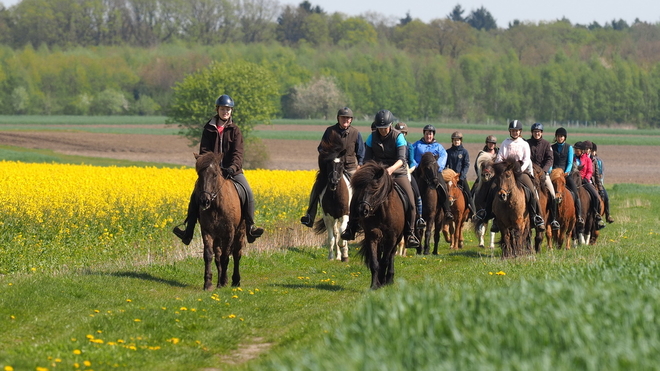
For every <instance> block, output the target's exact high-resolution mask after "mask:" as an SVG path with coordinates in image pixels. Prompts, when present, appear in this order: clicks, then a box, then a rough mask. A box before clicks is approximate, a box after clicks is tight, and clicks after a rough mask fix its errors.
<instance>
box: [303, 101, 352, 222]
mask: <svg viewBox="0 0 660 371" xmlns="http://www.w3.org/2000/svg"><path fill="white" fill-rule="evenodd" d="M352 122H353V111H352V110H351V109H350V108H348V107H344V108H342V109H340V110H339V111H337V123H336V124H334V125H332V126H328V127H327V128H326V129H325V132H324V133H323V137H322V138H321V143H323V142H324V141H327V140H328V138H329V137H330V132H332V131H334V132H336V133H337V134H339V136H340V137H341V138H342V141H343V142H344V149H346V154H345V155H344V157H342V161H343V162H344V169H345V170H346V172H348V174H349V175H353V174H354V173H355V170H357V169H358V167H360V166H362V164H363V163H364V152H365V149H364V142H363V141H362V134H360V131H358V129H356V128H354V127H353V126H351V123H352ZM318 151H319V152H320V151H321V144H319V147H318ZM321 188H322V185H320V184H319V181H318V179H317V181H316V182H314V185H313V186H312V192H311V194H310V195H309V206H308V207H307V212H306V213H305V215H303V217H302V218H300V223H302V224H303V225H304V226H306V227H310V228H311V227H313V226H314V219H315V218H316V211H317V210H318V205H319V196H320V194H321V191H323V189H321Z"/></svg>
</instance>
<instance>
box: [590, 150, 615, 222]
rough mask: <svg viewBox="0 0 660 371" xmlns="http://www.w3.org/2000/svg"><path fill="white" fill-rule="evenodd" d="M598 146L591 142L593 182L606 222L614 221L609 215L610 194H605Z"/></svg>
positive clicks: (603, 169) (603, 168) (601, 161)
mask: <svg viewBox="0 0 660 371" xmlns="http://www.w3.org/2000/svg"><path fill="white" fill-rule="evenodd" d="M597 152H598V146H597V145H596V143H591V159H592V160H593V163H594V183H595V184H596V188H598V192H599V193H600V196H601V197H602V198H603V203H604V204H605V219H606V220H607V222H608V223H614V218H612V216H611V215H610V196H609V195H608V194H607V190H606V189H605V179H604V178H605V173H604V171H605V167H604V166H603V160H602V159H601V158H600V157H598V153H597Z"/></svg>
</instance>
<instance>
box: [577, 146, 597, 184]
mask: <svg viewBox="0 0 660 371" xmlns="http://www.w3.org/2000/svg"><path fill="white" fill-rule="evenodd" d="M578 161H579V162H580V167H579V169H580V176H581V177H582V179H585V180H587V181H591V177H592V175H593V174H594V163H593V162H592V161H591V157H589V155H588V154H587V153H586V152H583V153H582V156H580V157H578Z"/></svg>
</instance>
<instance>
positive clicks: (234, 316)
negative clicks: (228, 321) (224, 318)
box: [228, 314, 236, 318]
mask: <svg viewBox="0 0 660 371" xmlns="http://www.w3.org/2000/svg"><path fill="white" fill-rule="evenodd" d="M228 317H229V318H236V315H235V314H230V315H229V316H228Z"/></svg>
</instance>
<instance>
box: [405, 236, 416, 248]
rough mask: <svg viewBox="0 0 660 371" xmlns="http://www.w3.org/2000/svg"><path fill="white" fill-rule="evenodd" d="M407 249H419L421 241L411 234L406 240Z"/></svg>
mask: <svg viewBox="0 0 660 371" xmlns="http://www.w3.org/2000/svg"><path fill="white" fill-rule="evenodd" d="M406 247H407V248H409V249H416V248H418V247H419V240H418V239H417V237H415V235H414V234H410V235H409V236H408V237H407V238H406Z"/></svg>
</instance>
